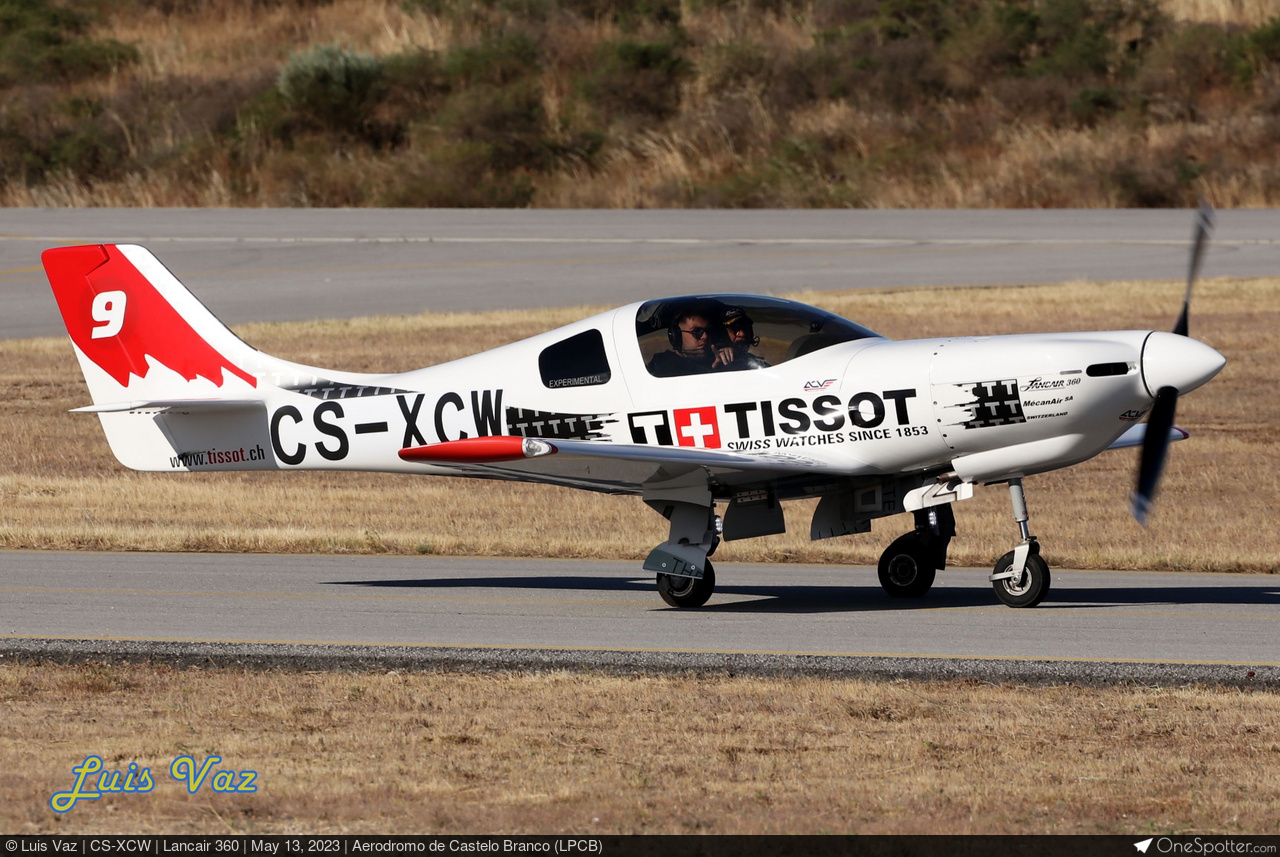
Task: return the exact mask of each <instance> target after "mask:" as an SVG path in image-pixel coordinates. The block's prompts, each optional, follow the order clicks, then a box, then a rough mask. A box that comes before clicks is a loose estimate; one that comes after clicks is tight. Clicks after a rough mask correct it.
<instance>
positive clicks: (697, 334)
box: [680, 327, 707, 339]
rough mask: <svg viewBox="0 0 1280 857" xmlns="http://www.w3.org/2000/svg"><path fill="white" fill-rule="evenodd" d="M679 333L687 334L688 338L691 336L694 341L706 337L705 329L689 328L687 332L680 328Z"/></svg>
mask: <svg viewBox="0 0 1280 857" xmlns="http://www.w3.org/2000/svg"><path fill="white" fill-rule="evenodd" d="M680 332H681V333H687V334H689V335H690V336H692V337H693V338H694V339H701V338H702V337H704V336H706V335H707V329H706V328H705V327H691V328H689V329H688V330H685V329H684V328H683V327H682V328H680Z"/></svg>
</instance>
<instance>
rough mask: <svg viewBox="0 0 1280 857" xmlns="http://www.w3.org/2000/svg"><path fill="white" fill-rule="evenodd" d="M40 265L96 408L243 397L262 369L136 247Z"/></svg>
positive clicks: (259, 359)
mask: <svg viewBox="0 0 1280 857" xmlns="http://www.w3.org/2000/svg"><path fill="white" fill-rule="evenodd" d="M41 258H42V261H43V262H44V268H45V273H46V274H47V275H48V277H49V284H50V285H51V286H52V287H53V294H54V297H56V298H57V300H58V308H59V309H60V310H61V311H62V318H63V321H64V322H65V323H66V325H67V333H68V334H69V335H70V336H71V341H72V342H73V343H74V344H75V347H76V353H77V356H78V357H79V358H80V365H81V368H82V369H83V370H84V375H85V381H86V382H87V383H88V385H89V393H90V395H91V396H92V397H93V401H94V404H95V405H103V404H111V403H113V402H121V401H127V400H139V399H187V398H197V397H208V398H222V397H225V396H228V395H235V396H244V395H246V394H251V393H252V391H253V390H254V389H255V388H256V387H257V386H258V378H257V377H256V373H261V372H263V371H264V370H267V369H269V368H270V367H268V366H264V365H263V363H264V362H272V361H271V360H270V358H267V357H266V355H263V354H261V352H259V351H257V350H256V349H254V348H251V347H250V346H249V345H247V344H245V342H244V341H243V340H241V339H240V338H239V337H237V336H236V335H235V334H234V333H232V332H231V331H230V330H228V329H227V327H226V325H224V324H223V323H222V322H220V321H219V320H218V319H217V318H216V317H215V316H214V315H213V313H211V312H209V310H208V309H206V308H205V306H204V304H202V303H200V301H199V300H197V299H196V298H195V296H194V295H192V294H191V292H189V291H187V289H186V288H185V287H184V286H183V285H182V284H181V283H180V282H178V280H177V278H176V277H174V276H173V274H171V273H170V272H169V270H168V269H167V268H165V267H164V265H162V264H161V263H160V262H159V260H157V259H156V257H155V256H153V255H152V254H151V253H150V252H149V251H148V250H146V249H145V248H143V247H139V246H137V245H132V244H120V245H116V244H91V245H87V246H81V247H59V248H56V249H53V250H46V251H45V252H44V254H43V256H42V257H41Z"/></svg>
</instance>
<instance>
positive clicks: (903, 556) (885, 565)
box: [879, 533, 938, 598]
mask: <svg viewBox="0 0 1280 857" xmlns="http://www.w3.org/2000/svg"><path fill="white" fill-rule="evenodd" d="M936 555H937V548H936V546H935V545H934V544H933V541H932V539H929V538H928V537H925V536H921V535H920V534H919V533H907V534H906V535H905V536H901V537H900V538H898V539H896V540H895V541H894V542H893V544H891V545H889V547H888V548H886V549H885V552H884V553H882V554H880V568H879V573H880V585H881V586H882V587H884V591H885V592H887V593H889V594H890V595H892V596H893V597H894V598H919V597H920V596H922V595H924V594H925V593H926V592H928V591H929V588H930V587H932V586H933V580H934V578H935V577H936V576H937V574H938V569H937V568H935V567H934V562H935V557H936Z"/></svg>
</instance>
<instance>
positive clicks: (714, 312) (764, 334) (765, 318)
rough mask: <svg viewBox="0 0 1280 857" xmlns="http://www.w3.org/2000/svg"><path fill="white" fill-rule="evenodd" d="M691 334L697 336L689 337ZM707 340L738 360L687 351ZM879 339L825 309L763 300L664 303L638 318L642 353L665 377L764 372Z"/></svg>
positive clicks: (644, 309)
mask: <svg viewBox="0 0 1280 857" xmlns="http://www.w3.org/2000/svg"><path fill="white" fill-rule="evenodd" d="M703 328H705V332H701V331H702V329H703ZM686 331H692V333H690V334H689V337H686V336H685V333H684V332H686ZM704 336H705V338H706V340H707V341H709V343H710V348H712V349H719V350H721V352H722V353H723V349H726V348H733V349H734V352H735V354H734V355H733V359H731V360H730V362H729V363H727V364H722V363H720V362H718V361H717V360H716V359H715V358H714V357H713V356H710V355H709V354H708V353H707V352H701V353H697V354H695V353H693V352H685V351H684V350H683V349H684V348H685V347H687V346H689V345H691V344H692V343H696V342H700V341H702V339H703V337H704ZM691 337H696V339H693V338H691ZM878 337H879V334H876V333H873V332H872V331H870V330H867V329H866V328H865V327H862V326H861V325H857V324H854V323H853V322H851V321H849V320H848V319H844V318H841V317H840V316H838V315H835V314H834V313H829V312H827V311H826V310H820V309H817V308H816V307H811V306H808V305H807V304H802V303H796V302H795V301H788V300H783V299H782V298H770V297H763V296H761V295H690V296H686V297H679V298H664V299H662V300H656V301H648V302H646V303H644V304H642V305H641V307H640V310H639V311H638V312H637V313H636V338H637V339H638V340H639V342H640V354H641V356H642V357H643V358H644V363H645V366H646V367H647V368H648V369H649V373H650V374H652V375H656V376H660V377H666V376H671V375H694V374H700V373H703V372H711V371H717V370H720V369H726V370H739V369H761V368H765V367H768V366H777V365H779V364H781V363H785V362H786V361H788V360H793V359H795V358H797V357H803V356H804V355H806V354H811V353H813V352H814V351H818V350H821V349H823V348H827V347H829V346H832V345H837V344H839V343H842V342H852V341H854V340H856V339H867V338H878ZM735 340H736V341H735ZM704 355H707V356H704ZM713 364H714V365H713Z"/></svg>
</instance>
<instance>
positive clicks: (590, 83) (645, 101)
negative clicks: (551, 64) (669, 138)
mask: <svg viewBox="0 0 1280 857" xmlns="http://www.w3.org/2000/svg"><path fill="white" fill-rule="evenodd" d="M691 70H692V68H691V65H690V63H689V62H688V61H687V60H685V59H684V58H683V57H682V56H680V53H679V51H678V50H677V48H676V46H675V45H674V44H672V43H671V42H669V41H663V42H636V41H631V40H624V41H619V42H604V43H602V44H600V45H598V46H597V47H596V50H595V62H594V66H593V68H592V70H591V71H590V72H588V74H587V75H586V76H585V77H584V78H583V79H582V81H581V84H580V88H581V91H582V94H583V95H584V96H585V97H586V99H587V100H588V101H589V102H590V103H591V105H592V106H593V107H595V108H596V109H597V110H598V111H599V112H600V113H601V114H602V115H603V116H604V117H605V119H606V120H610V119H615V118H618V117H622V116H627V115H637V116H642V117H646V118H651V119H665V118H667V117H669V116H671V115H672V114H674V113H675V112H676V111H677V110H679V108H680V84H681V82H682V81H683V80H684V79H685V78H686V77H687V76H688V75H689V73H690V72H691Z"/></svg>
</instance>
